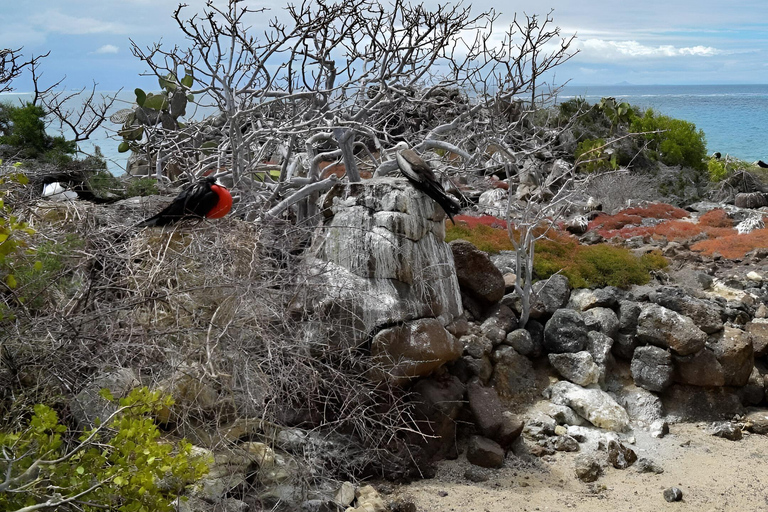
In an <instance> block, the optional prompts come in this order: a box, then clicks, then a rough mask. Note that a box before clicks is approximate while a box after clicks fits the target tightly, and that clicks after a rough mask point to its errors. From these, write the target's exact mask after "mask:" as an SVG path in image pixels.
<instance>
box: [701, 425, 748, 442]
mask: <svg viewBox="0 0 768 512" xmlns="http://www.w3.org/2000/svg"><path fill="white" fill-rule="evenodd" d="M707 430H708V432H709V433H710V434H712V435H713V436H715V437H722V438H723V439H728V440H729V441H740V440H741V437H742V434H741V427H739V426H738V425H736V424H734V423H731V422H730V421H724V422H718V423H713V424H712V425H710V426H709V428H708V429H707Z"/></svg>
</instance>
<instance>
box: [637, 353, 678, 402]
mask: <svg viewBox="0 0 768 512" xmlns="http://www.w3.org/2000/svg"><path fill="white" fill-rule="evenodd" d="M631 370H632V380H634V381H635V384H636V385H638V386H640V387H641V388H645V389H648V390H651V391H657V392H658V391H664V390H665V389H667V388H668V387H669V386H671V385H672V383H673V382H674V371H675V370H674V366H673V364H672V354H670V353H669V351H667V350H664V349H662V348H659V347H654V346H646V347H637V349H636V350H635V354H634V356H633V357H632V366H631Z"/></svg>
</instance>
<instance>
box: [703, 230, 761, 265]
mask: <svg viewBox="0 0 768 512" xmlns="http://www.w3.org/2000/svg"><path fill="white" fill-rule="evenodd" d="M731 231H732V232H733V230H731ZM759 247H768V229H758V230H755V231H753V232H751V233H747V234H745V235H738V234H735V235H729V236H723V237H720V238H714V239H711V240H702V241H701V242H696V243H695V244H693V245H692V246H691V249H692V250H694V251H699V252H701V253H702V254H706V255H707V256H712V255H714V254H715V253H718V254H720V255H721V256H722V257H724V258H729V259H736V258H743V257H744V255H745V254H747V253H748V252H749V251H751V250H753V249H757V248H759Z"/></svg>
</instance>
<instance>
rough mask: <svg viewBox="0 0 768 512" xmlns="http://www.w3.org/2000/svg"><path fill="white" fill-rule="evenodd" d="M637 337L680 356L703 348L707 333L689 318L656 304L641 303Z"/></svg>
mask: <svg viewBox="0 0 768 512" xmlns="http://www.w3.org/2000/svg"><path fill="white" fill-rule="evenodd" d="M637 337H638V339H639V340H640V341H645V342H648V343H651V344H653V345H657V346H660V347H663V348H669V349H672V351H673V352H674V353H676V354H678V355H681V356H687V355H689V354H695V353H696V352H698V351H700V350H701V349H702V348H704V345H705V343H706V341H707V335H706V333H705V332H704V331H702V330H701V329H699V328H698V327H697V326H696V324H695V323H694V322H693V320H691V319H690V318H688V317H686V316H683V315H681V314H679V313H676V312H674V311H672V310H671V309H667V308H665V307H663V306H659V305H657V304H643V305H642V306H641V312H640V316H639V317H638V319H637Z"/></svg>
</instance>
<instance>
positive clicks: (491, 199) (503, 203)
mask: <svg viewBox="0 0 768 512" xmlns="http://www.w3.org/2000/svg"><path fill="white" fill-rule="evenodd" d="M507 195H508V192H507V191H506V190H504V189H501V188H492V189H490V190H486V191H485V192H483V193H482V194H480V197H479V198H478V200H477V206H478V207H479V208H480V210H481V211H482V212H484V213H485V214H487V215H492V216H494V217H501V216H503V215H505V214H506V211H507Z"/></svg>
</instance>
